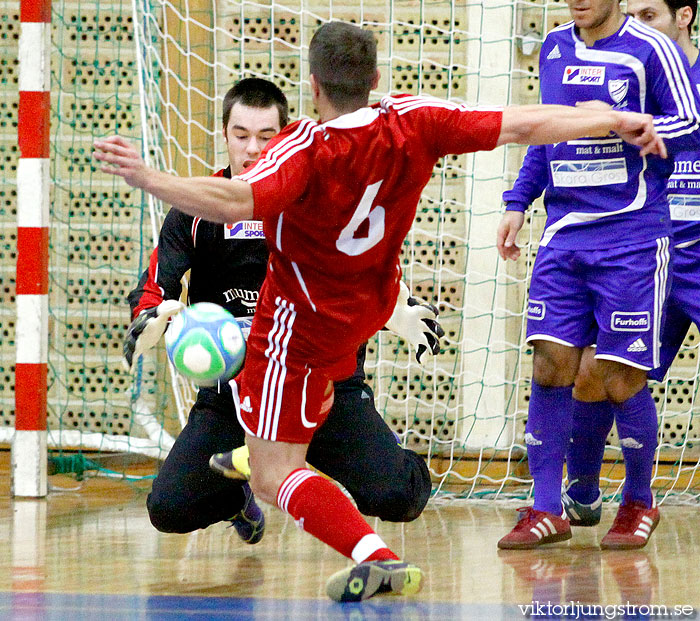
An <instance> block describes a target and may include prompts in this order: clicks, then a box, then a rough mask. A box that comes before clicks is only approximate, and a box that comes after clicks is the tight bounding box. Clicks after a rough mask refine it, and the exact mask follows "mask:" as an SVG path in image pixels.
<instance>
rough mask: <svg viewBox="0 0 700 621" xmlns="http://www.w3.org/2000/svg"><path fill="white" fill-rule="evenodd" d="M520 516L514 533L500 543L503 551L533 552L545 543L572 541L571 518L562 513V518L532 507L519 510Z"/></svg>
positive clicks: (510, 533) (499, 545)
mask: <svg viewBox="0 0 700 621" xmlns="http://www.w3.org/2000/svg"><path fill="white" fill-rule="evenodd" d="M518 511H519V512H520V516H519V517H518V523H517V524H516V525H515V528H513V530H512V531H510V532H509V533H508V534H507V535H506V536H505V537H503V538H502V539H501V540H500V541H499V542H498V547H499V548H501V549H502V550H531V549H533V548H537V547H539V546H541V545H543V544H545V543H556V542H557V541H566V540H567V539H571V528H570V526H569V518H567V517H566V513H565V512H563V511H562V514H561V517H559V516H557V515H555V514H554V513H548V512H547V511H537V510H536V509H533V508H532V507H523V508H521V509H518Z"/></svg>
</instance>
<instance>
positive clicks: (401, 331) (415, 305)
mask: <svg viewBox="0 0 700 621" xmlns="http://www.w3.org/2000/svg"><path fill="white" fill-rule="evenodd" d="M439 314H440V313H439V312H438V309H437V308H436V307H435V306H433V305H432V304H428V303H427V302H424V301H423V300H420V299H419V298H415V297H413V296H411V292H410V291H409V290H408V286H407V285H406V283H404V282H403V281H401V282H400V284H399V295H398V297H397V298H396V307H395V308H394V312H393V314H392V315H391V317H390V318H389V321H387V323H386V327H387V329H389V330H391V331H392V332H393V333H394V334H398V335H399V336H400V337H401V338H402V339H405V340H407V341H408V342H409V343H411V345H413V346H414V347H415V348H416V360H417V361H418V363H419V364H420V362H421V356H422V355H423V354H424V353H425V352H426V351H430V353H432V354H438V353H439V352H440V338H441V337H443V336H445V331H444V330H443V329H442V326H441V325H440V324H439V323H438V321H437V317H438V315H439Z"/></svg>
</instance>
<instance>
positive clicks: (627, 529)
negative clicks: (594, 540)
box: [600, 500, 661, 550]
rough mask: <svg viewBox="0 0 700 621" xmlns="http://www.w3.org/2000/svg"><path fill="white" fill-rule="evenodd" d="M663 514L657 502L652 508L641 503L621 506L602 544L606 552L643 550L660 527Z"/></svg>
mask: <svg viewBox="0 0 700 621" xmlns="http://www.w3.org/2000/svg"><path fill="white" fill-rule="evenodd" d="M660 519H661V514H660V513H659V509H658V507H657V506H656V500H654V503H653V504H652V506H651V508H647V507H646V506H645V505H644V504H643V503H641V502H630V503H628V504H624V505H620V508H619V509H618V510H617V515H616V516H615V521H614V522H613V525H612V527H611V528H610V530H609V531H608V533H607V534H606V535H605V537H603V539H602V540H601V542H600V547H601V548H603V549H604V550H634V549H636V548H643V547H644V546H645V545H646V544H647V542H648V541H649V537H651V534H652V533H653V532H654V529H655V528H656V527H657V526H658V524H659V520H660Z"/></svg>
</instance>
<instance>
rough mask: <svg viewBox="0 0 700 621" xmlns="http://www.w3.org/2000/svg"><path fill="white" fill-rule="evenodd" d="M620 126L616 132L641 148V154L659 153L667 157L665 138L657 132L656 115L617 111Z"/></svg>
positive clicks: (660, 155) (626, 140)
mask: <svg viewBox="0 0 700 621" xmlns="http://www.w3.org/2000/svg"><path fill="white" fill-rule="evenodd" d="M615 113H616V114H617V115H618V126H617V129H616V130H615V133H616V134H617V135H618V136H620V138H622V139H623V140H624V141H625V142H629V143H630V144H633V145H634V146H636V147H639V148H640V152H639V155H640V156H645V155H658V156H659V157H662V158H666V157H668V153H667V151H666V145H665V144H664V141H663V139H662V138H661V137H660V136H659V135H658V134H657V133H656V128H655V127H654V117H652V116H651V115H650V114H640V113H638V112H615Z"/></svg>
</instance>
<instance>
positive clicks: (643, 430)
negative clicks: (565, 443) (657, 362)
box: [613, 386, 658, 507]
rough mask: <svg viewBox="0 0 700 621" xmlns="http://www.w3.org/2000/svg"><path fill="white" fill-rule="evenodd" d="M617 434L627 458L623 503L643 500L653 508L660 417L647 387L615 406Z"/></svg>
mask: <svg viewBox="0 0 700 621" xmlns="http://www.w3.org/2000/svg"><path fill="white" fill-rule="evenodd" d="M613 408H614V411H615V422H616V424H617V433H618V436H619V437H620V446H621V447H622V454H623V456H624V458H625V487H624V489H623V490H622V502H623V504H627V503H630V502H635V501H639V502H643V503H645V504H646V506H647V507H651V503H652V495H651V471H652V469H653V467H654V451H655V450H656V434H657V430H658V419H657V417H656V404H655V403H654V399H653V398H652V396H651V393H650V392H649V389H648V388H647V387H646V386H645V387H644V388H642V390H640V391H639V392H638V393H637V394H636V395H634V396H633V397H630V398H629V399H627V401H625V402H623V403H618V404H614V405H613Z"/></svg>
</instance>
